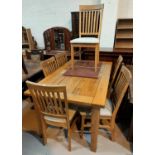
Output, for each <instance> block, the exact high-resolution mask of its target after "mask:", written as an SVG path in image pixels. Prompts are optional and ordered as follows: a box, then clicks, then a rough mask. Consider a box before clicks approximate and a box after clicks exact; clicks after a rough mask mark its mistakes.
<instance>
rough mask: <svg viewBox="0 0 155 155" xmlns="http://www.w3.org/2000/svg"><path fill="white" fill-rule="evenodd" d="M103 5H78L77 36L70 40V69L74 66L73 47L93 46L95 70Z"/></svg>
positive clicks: (97, 59)
mask: <svg viewBox="0 0 155 155" xmlns="http://www.w3.org/2000/svg"><path fill="white" fill-rule="evenodd" d="M103 7H104V5H103V4H100V5H80V12H79V15H80V16H79V17H80V18H79V38H76V39H73V40H71V41H70V43H71V64H72V69H73V68H74V48H77V47H78V48H94V49H95V72H96V71H97V66H98V63H99V44H100V40H99V38H100V33H101V27H102V15H103Z"/></svg>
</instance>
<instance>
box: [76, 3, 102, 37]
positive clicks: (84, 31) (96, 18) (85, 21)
mask: <svg viewBox="0 0 155 155" xmlns="http://www.w3.org/2000/svg"><path fill="white" fill-rule="evenodd" d="M103 8H104V5H103V4H100V5H80V8H79V9H80V18H79V36H80V37H81V36H96V37H97V38H99V37H100V33H101V27H102V16H103Z"/></svg>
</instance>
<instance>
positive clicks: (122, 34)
mask: <svg viewBox="0 0 155 155" xmlns="http://www.w3.org/2000/svg"><path fill="white" fill-rule="evenodd" d="M124 38H125V39H132V38H133V32H132V30H125V31H124V30H123V31H122V30H121V31H120V30H118V31H117V34H116V39H124Z"/></svg>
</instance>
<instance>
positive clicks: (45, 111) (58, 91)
mask: <svg viewBox="0 0 155 155" xmlns="http://www.w3.org/2000/svg"><path fill="white" fill-rule="evenodd" d="M26 84H27V86H28V89H29V91H30V93H31V96H32V98H33V101H34V104H35V105H36V106H35V107H36V108H37V110H38V112H39V114H40V115H41V116H43V117H44V116H50V117H51V118H56V119H66V122H67V121H68V101H67V92H66V87H65V86H47V85H46V86H45V85H41V84H37V83H34V82H30V81H26Z"/></svg>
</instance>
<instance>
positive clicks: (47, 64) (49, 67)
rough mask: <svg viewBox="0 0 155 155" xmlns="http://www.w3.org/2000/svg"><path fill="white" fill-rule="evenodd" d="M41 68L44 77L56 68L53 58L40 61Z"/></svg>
mask: <svg viewBox="0 0 155 155" xmlns="http://www.w3.org/2000/svg"><path fill="white" fill-rule="evenodd" d="M41 68H42V70H43V73H44V76H45V77H46V76H48V75H49V74H51V73H52V72H54V71H55V70H56V69H57V68H58V66H57V62H56V60H55V58H54V57H51V58H49V59H47V60H44V61H42V62H41Z"/></svg>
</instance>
